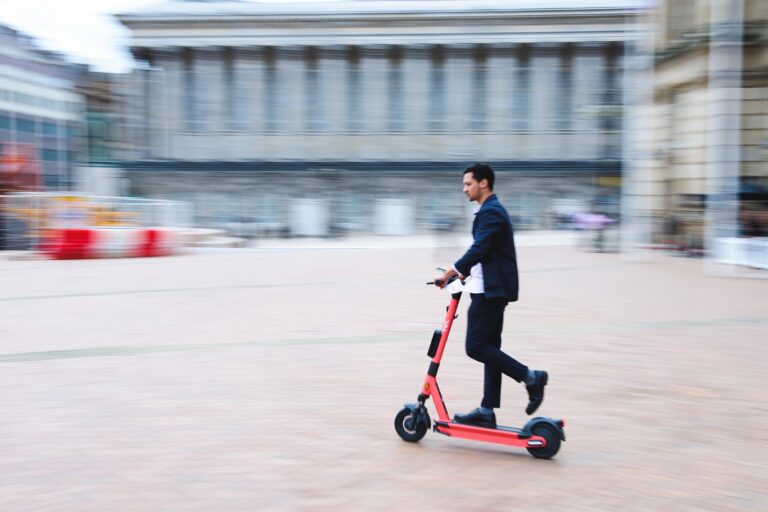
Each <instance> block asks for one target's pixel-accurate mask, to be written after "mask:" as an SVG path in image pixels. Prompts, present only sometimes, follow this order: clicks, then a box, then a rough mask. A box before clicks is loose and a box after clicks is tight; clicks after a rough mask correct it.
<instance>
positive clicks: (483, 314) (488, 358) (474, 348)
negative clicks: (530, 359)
mask: <svg viewBox="0 0 768 512" xmlns="http://www.w3.org/2000/svg"><path fill="white" fill-rule="evenodd" d="M506 305H507V301H506V300H504V299H485V297H483V295H481V294H477V295H473V296H472V304H471V305H470V306H469V311H468V312H467V340H466V349H467V355H468V356H469V357H471V358H472V359H474V360H476V361H480V362H481V363H483V364H485V365H488V366H491V367H492V368H493V369H495V370H497V371H500V372H501V373H503V374H504V375H507V376H508V377H512V378H513V379H515V380H516V381H517V382H522V381H524V380H525V378H526V377H527V375H528V367H527V366H525V365H524V364H522V363H520V362H519V361H517V360H515V359H513V358H512V357H510V356H509V355H507V354H505V353H504V352H502V351H501V348H500V345H501V333H500V331H499V332H498V333H497V332H496V329H501V327H502V326H503V320H504V308H506Z"/></svg>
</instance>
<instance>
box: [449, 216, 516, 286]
mask: <svg viewBox="0 0 768 512" xmlns="http://www.w3.org/2000/svg"><path fill="white" fill-rule="evenodd" d="M477 222H478V226H477V233H476V234H475V241H474V243H473V244H472V247H470V248H469V249H468V250H467V252H466V253H464V256H462V257H461V258H459V260H458V261H457V262H456V263H454V265H453V267H454V268H455V269H456V271H457V272H458V273H460V274H463V275H465V276H466V275H468V274H469V272H470V270H471V269H472V267H473V266H475V265H476V264H477V263H480V261H481V260H482V259H483V257H485V256H486V255H487V254H488V251H490V249H491V243H492V242H493V236H494V235H495V234H496V233H498V232H499V231H500V230H501V229H503V227H504V220H503V218H502V215H501V213H500V212H498V211H496V210H488V211H485V212H480V213H478V218H477Z"/></svg>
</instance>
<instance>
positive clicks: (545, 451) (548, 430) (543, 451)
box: [527, 423, 560, 459]
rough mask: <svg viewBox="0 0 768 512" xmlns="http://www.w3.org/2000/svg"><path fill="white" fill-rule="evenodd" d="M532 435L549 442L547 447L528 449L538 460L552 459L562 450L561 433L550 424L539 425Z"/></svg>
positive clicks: (535, 426)
mask: <svg viewBox="0 0 768 512" xmlns="http://www.w3.org/2000/svg"><path fill="white" fill-rule="evenodd" d="M531 434H533V435H535V436H540V437H543V438H544V439H546V440H547V446H545V447H543V448H527V450H528V453H530V454H531V455H533V456H534V457H536V458H537V459H551V458H552V457H554V456H555V454H556V453H557V452H558V450H560V432H558V431H557V429H556V428H555V427H553V426H552V425H550V424H549V423H537V424H536V425H534V426H533V428H532V429H531Z"/></svg>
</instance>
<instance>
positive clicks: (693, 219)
mask: <svg viewBox="0 0 768 512" xmlns="http://www.w3.org/2000/svg"><path fill="white" fill-rule="evenodd" d="M655 27H656V31H655V36H656V37H655V45H656V69H655V71H656V72H655V77H654V81H655V83H654V91H653V92H654V99H655V108H654V117H655V119H654V121H653V125H654V144H653V145H654V148H655V155H654V166H653V169H652V172H651V173H649V175H648V177H647V179H648V180H651V181H652V182H653V183H652V196H653V200H652V201H653V202H652V209H653V211H654V216H655V218H656V219H657V223H656V225H655V227H654V235H655V239H656V241H658V242H668V243H670V244H672V245H675V246H678V247H680V248H681V249H683V250H685V251H688V252H700V251H702V250H703V249H704V247H705V245H708V244H707V243H706V242H707V239H708V238H710V239H713V238H714V237H736V236H739V235H742V236H744V235H746V236H768V2H766V1H764V0H738V1H733V0H718V1H714V2H713V1H712V0H665V1H661V2H659V4H658V6H657V9H656V11H655Z"/></svg>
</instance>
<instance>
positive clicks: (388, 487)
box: [0, 246, 768, 512]
mask: <svg viewBox="0 0 768 512" xmlns="http://www.w3.org/2000/svg"><path fill="white" fill-rule="evenodd" d="M458 251H459V250H458V249H451V248H449V247H433V248H427V249H425V248H419V249H404V248H378V249H362V248H357V249H356V248H343V247H339V248H327V249H323V250H320V249H312V248H306V249H304V250H296V249H290V248H283V249H281V248H271V249H264V250H258V251H254V250H245V251H229V252H221V253H204V254H192V255H185V256H178V257H170V258H158V259H146V260H99V261H44V260H34V261H18V260H2V259H0V349H1V350H0V386H2V390H3V393H2V394H0V411H2V413H1V414H0V453H2V457H1V458H0V511H3V512H5V511H13V512H16V511H27V510H29V511H64V510H74V511H99V512H101V511H105V510H108V511H154V510H158V511H161V510H162V511H177V510H178V511H211V510H216V511H219V510H220V511H230V510H231V511H241V510H242V511H252V510H265V511H273V510H278V511H282V510H286V511H305V510H306V511H316V510H354V511H357V510H374V511H377V510H381V511H391V510H396V509H404V508H406V507H408V508H411V507H418V508H420V509H423V510H438V509H440V510H480V509H483V510H513V509H517V510H542V509H547V510H684V511H685V510H712V511H724V510H755V511H757V510H766V509H768V492H767V491H766V490H767V489H768V472H767V471H766V464H765V460H766V458H767V457H768V449H767V447H768V443H767V442H766V441H768V434H766V428H765V427H766V425H768V421H766V420H768V401H766V398H767V397H766V391H765V375H766V374H768V358H767V357H766V356H767V355H768V349H767V348H766V343H765V340H766V339H768V336H766V334H768V300H766V298H767V297H768V294H766V292H767V291H768V283H766V282H765V281H753V280H744V279H723V278H713V277H705V276H704V275H703V274H702V269H701V262H700V261H697V260H685V259H664V258H661V259H658V260H657V261H654V262H651V263H627V262H625V261H622V259H621V258H620V257H619V256H617V255H611V254H592V253H586V252H579V251H577V250H575V249H573V248H570V247H561V246H560V247H534V246H530V247H521V249H520V262H521V268H522V273H521V281H522V294H521V301H520V302H518V303H515V304H512V305H510V306H509V309H508V312H507V316H506V325H505V334H504V339H505V341H504V344H505V345H504V346H505V348H506V349H507V350H508V351H510V352H511V353H513V354H514V355H515V356H516V357H519V358H520V359H521V360H523V361H524V362H527V363H529V364H531V365H532V366H534V367H536V368H545V369H547V370H548V371H549V372H550V375H551V383H550V386H548V388H547V398H546V400H545V402H544V404H543V406H542V408H541V411H540V412H541V413H542V414H544V415H549V416H553V417H558V418H560V417H562V418H565V420H566V434H567V439H568V440H567V442H566V443H565V444H564V445H563V448H562V450H561V452H560V453H559V454H558V456H557V457H556V458H555V459H554V460H551V461H540V460H536V459H533V458H532V457H531V456H530V455H528V454H527V453H526V452H525V451H521V450H516V449H513V448H505V447H501V446H496V445H487V444H479V443H474V442H471V441H462V440H453V439H449V438H446V437H443V436H440V435H438V434H435V433H428V434H427V436H426V437H425V438H424V440H422V442H420V443H418V444H415V445H414V444H408V443H404V442H402V441H401V440H400V439H399V438H398V437H397V436H396V434H395V432H394V429H393V426H392V420H393V418H394V415H395V413H396V412H397V410H398V409H399V408H400V407H401V406H402V404H403V403H404V402H410V401H413V400H414V399H415V396H416V394H417V393H418V391H419V386H420V383H421V379H422V378H423V375H424V373H425V371H426V368H427V366H428V359H427V357H426V355H425V352H426V348H427V345H428V341H429V337H430V334H431V331H432V329H434V328H435V327H437V326H439V323H440V321H441V316H442V314H443V311H444V306H445V303H446V302H447V296H446V295H444V294H442V293H441V292H438V291H437V290H435V289H434V288H429V287H427V286H424V285H423V282H425V281H426V280H428V279H430V278H431V277H432V275H433V269H434V267H435V266H437V265H443V266H444V265H445V264H448V263H450V262H451V261H452V260H453V259H454V257H455V256H456V254H457V252H458ZM465 308H466V303H465V304H463V305H461V306H460V316H459V318H458V319H457V321H456V323H455V327H454V333H453V336H452V338H451V340H450V343H449V346H448V350H447V352H446V355H445V358H444V363H443V365H442V367H441V372H440V376H439V378H440V382H441V390H442V391H443V393H444V395H445V397H446V401H447V405H448V408H449V411H450V412H451V413H453V412H457V411H460V410H465V409H470V408H472V407H475V406H476V404H477V402H478V401H479V398H480V391H481V388H482V381H481V379H482V369H481V368H480V366H479V365H478V364H477V363H475V362H473V361H471V360H469V359H468V358H467V357H466V356H465V355H464V353H463V346H462V345H463V333H464V329H465V326H466V324H465V323H464V321H465V319H464V311H465ZM524 406H525V391H524V389H523V388H522V387H521V386H519V385H517V384H515V383H514V382H512V381H507V382H505V384H504V393H503V403H502V408H501V409H500V410H499V412H498V417H499V421H500V422H501V423H503V424H508V425H521V424H522V423H524V422H525V420H526V417H525V415H524V412H523V408H524ZM431 412H433V414H434V409H433V408H432V409H431Z"/></svg>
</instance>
